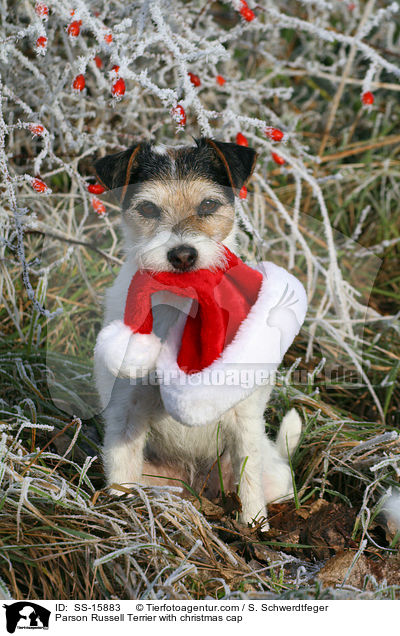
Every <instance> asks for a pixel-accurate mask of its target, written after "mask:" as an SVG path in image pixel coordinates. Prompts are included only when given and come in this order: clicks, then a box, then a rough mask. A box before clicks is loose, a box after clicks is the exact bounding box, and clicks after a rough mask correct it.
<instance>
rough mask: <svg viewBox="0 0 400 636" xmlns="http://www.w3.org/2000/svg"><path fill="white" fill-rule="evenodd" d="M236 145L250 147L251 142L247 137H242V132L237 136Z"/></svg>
mask: <svg viewBox="0 0 400 636" xmlns="http://www.w3.org/2000/svg"><path fill="white" fill-rule="evenodd" d="M236 143H237V144H238V145H239V146H248V145H249V142H248V141H247V137H245V136H244V135H242V133H241V132H239V133H238V134H237V135H236Z"/></svg>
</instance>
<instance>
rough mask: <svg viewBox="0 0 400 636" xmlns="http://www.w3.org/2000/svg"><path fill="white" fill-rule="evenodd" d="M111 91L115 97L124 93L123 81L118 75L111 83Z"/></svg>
mask: <svg viewBox="0 0 400 636" xmlns="http://www.w3.org/2000/svg"><path fill="white" fill-rule="evenodd" d="M111 92H112V94H113V95H115V97H122V95H125V81H124V80H123V79H122V77H120V78H119V79H117V81H116V82H114V84H113V85H112V88H111Z"/></svg>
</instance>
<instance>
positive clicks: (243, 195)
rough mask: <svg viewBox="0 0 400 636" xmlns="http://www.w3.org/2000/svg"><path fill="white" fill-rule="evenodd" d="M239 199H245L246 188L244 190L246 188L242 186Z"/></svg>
mask: <svg viewBox="0 0 400 636" xmlns="http://www.w3.org/2000/svg"><path fill="white" fill-rule="evenodd" d="M239 197H240V198H241V199H245V198H246V197H247V188H246V186H242V187H241V188H240V192H239Z"/></svg>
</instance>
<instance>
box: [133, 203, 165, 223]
mask: <svg viewBox="0 0 400 636" xmlns="http://www.w3.org/2000/svg"><path fill="white" fill-rule="evenodd" d="M136 209H137V211H138V212H139V214H140V215H141V216H143V217H144V218H145V219H159V218H160V216H161V210H160V208H159V207H158V206H157V205H155V204H154V203H152V202H151V201H143V202H142V203H139V204H138V205H137V206H136Z"/></svg>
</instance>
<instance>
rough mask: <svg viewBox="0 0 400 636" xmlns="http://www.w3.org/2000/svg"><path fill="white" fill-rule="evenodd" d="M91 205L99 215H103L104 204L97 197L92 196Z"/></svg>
mask: <svg viewBox="0 0 400 636" xmlns="http://www.w3.org/2000/svg"><path fill="white" fill-rule="evenodd" d="M92 206H93V209H94V211H95V212H97V214H98V215H99V216H104V215H105V213H106V206H105V205H104V203H102V202H101V201H100V200H99V199H96V197H93V199H92Z"/></svg>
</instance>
